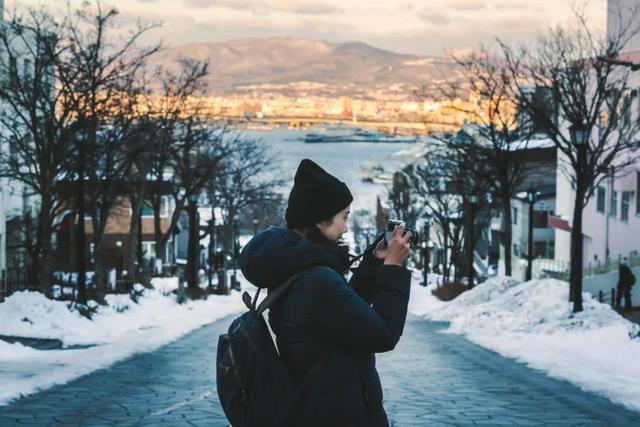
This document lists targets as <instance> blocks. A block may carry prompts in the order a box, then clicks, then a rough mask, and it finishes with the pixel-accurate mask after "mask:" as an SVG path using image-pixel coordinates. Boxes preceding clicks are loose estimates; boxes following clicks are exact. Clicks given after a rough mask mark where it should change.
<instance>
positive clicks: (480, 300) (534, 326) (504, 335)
mask: <svg viewBox="0 0 640 427" xmlns="http://www.w3.org/2000/svg"><path fill="white" fill-rule="evenodd" d="M418 283H419V280H418V278H417V276H416V277H414V286H413V289H412V295H411V304H410V307H409V310H410V311H411V312H412V313H414V314H416V315H418V316H422V317H425V318H428V319H431V320H438V321H447V322H450V324H449V328H448V329H447V332H449V333H455V334H462V335H464V336H465V337H466V338H468V339H469V340H471V341H473V342H475V343H477V344H479V345H481V346H483V347H486V348H488V349H491V350H494V351H496V352H498V353H500V354H502V355H503V356H506V357H510V358H514V359H516V360H519V361H521V362H524V363H526V364H527V365H529V366H530V367H532V368H534V369H538V370H542V371H544V372H546V373H547V374H548V375H550V376H552V377H555V378H560V379H564V380H567V381H570V382H572V383H574V384H576V385H577V386H579V387H581V388H582V389H584V390H589V391H592V392H595V393H599V394H601V395H604V396H606V397H608V398H609V399H611V400H612V401H614V402H618V403H621V404H623V405H625V406H627V407H628V408H631V409H633V410H636V411H640V328H639V327H638V325H636V324H634V323H631V322H629V321H627V320H625V319H624V318H622V317H621V316H620V315H618V314H617V313H616V312H615V311H614V310H612V309H611V307H610V306H609V305H607V304H601V303H599V302H598V301H597V300H596V299H594V298H592V297H591V295H590V294H588V293H584V294H583V295H584V311H583V312H581V313H577V314H575V315H574V314H573V313H572V310H571V308H572V307H571V304H570V303H569V302H568V297H569V285H568V284H567V283H566V282H562V281H559V280H555V279H544V280H534V281H530V282H525V283H519V282H517V281H515V280H513V279H510V278H504V277H502V278H500V277H495V278H492V279H489V280H487V281H486V282H485V283H483V284H481V285H479V286H477V287H476V288H474V289H473V290H471V291H468V292H466V293H464V294H462V295H461V296H459V297H458V298H456V299H455V300H454V301H451V302H448V303H444V302H441V301H439V300H437V299H436V298H435V297H433V296H432V295H431V289H432V286H433V285H432V286H429V287H428V288H423V287H421V286H419V285H418Z"/></svg>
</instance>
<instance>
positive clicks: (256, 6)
mask: <svg viewBox="0 0 640 427" xmlns="http://www.w3.org/2000/svg"><path fill="white" fill-rule="evenodd" d="M183 4H184V5H185V6H187V7H190V8H193V9H208V8H212V7H219V8H225V9H233V10H244V11H249V12H252V13H254V14H260V15H268V14H269V13H270V12H284V13H291V14H296V15H335V14H338V13H341V12H343V9H341V8H339V7H337V6H334V5H332V4H329V3H325V2H321V1H304V2H300V1H297V0H271V1H261V0H183Z"/></svg>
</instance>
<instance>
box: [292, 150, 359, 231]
mask: <svg viewBox="0 0 640 427" xmlns="http://www.w3.org/2000/svg"><path fill="white" fill-rule="evenodd" d="M352 201H353V196H352V195H351V192H350V191H349V188H347V185H346V184H345V183H344V182H342V181H340V180H339V179H337V178H336V177H334V176H333V175H331V174H330V173H328V172H327V171H325V170H324V169H322V168H321V167H320V166H318V165H317V164H316V163H315V162H313V161H311V160H309V159H303V160H302V161H301V162H300V165H299V166H298V171H297V172H296V176H295V178H294V182H293V188H292V189H291V193H289V204H288V206H287V213H286V216H285V219H286V221H287V227H289V228H295V227H307V226H310V225H314V224H317V223H318V222H321V221H324V220H327V219H329V218H331V217H333V216H334V215H335V214H337V213H338V212H340V211H341V210H343V209H344V208H346V207H347V206H348V205H349V204H350V203H351V202H352Z"/></svg>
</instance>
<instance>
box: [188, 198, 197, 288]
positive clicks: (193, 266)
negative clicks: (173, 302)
mask: <svg viewBox="0 0 640 427" xmlns="http://www.w3.org/2000/svg"><path fill="white" fill-rule="evenodd" d="M198 198H199V197H198V194H189V196H188V200H189V243H188V248H187V284H188V286H189V287H190V288H192V289H194V288H196V287H198V283H197V277H198V268H197V259H198V255H197V253H196V252H197V247H198V240H199V239H198V236H199V234H200V231H199V230H198V218H197V214H198V211H197V202H198Z"/></svg>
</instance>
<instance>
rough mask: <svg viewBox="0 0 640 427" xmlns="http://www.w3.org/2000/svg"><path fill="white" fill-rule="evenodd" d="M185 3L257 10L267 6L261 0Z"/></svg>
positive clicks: (187, 0) (194, 0) (195, 0)
mask: <svg viewBox="0 0 640 427" xmlns="http://www.w3.org/2000/svg"><path fill="white" fill-rule="evenodd" d="M183 4H184V5H185V6H187V7H190V8H192V9H208V8H211V7H223V8H226V9H234V10H255V9H258V8H264V7H266V4H265V3H264V2H262V1H259V0H184V1H183Z"/></svg>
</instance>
